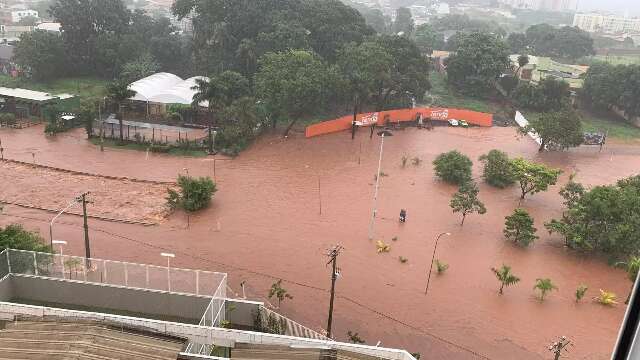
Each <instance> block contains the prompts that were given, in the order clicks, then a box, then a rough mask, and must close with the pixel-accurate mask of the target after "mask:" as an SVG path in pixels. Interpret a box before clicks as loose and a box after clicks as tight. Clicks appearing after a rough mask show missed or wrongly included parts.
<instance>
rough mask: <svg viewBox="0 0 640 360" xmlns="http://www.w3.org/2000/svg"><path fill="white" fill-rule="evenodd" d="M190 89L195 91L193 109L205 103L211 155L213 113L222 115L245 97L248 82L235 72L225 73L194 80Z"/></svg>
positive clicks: (247, 90)
mask: <svg viewBox="0 0 640 360" xmlns="http://www.w3.org/2000/svg"><path fill="white" fill-rule="evenodd" d="M192 89H193V90H195V91H196V94H195V95H194V96H193V103H192V106H193V107H195V108H197V107H199V106H200V105H201V104H203V103H207V110H208V112H209V124H208V127H209V136H208V144H209V153H213V152H214V151H215V149H214V148H213V125H214V113H215V114H219V113H222V112H223V111H224V110H225V109H226V108H227V107H228V106H230V105H231V104H232V103H233V102H234V101H235V100H237V99H239V98H241V97H244V96H247V95H248V94H249V92H250V87H249V81H247V79H245V78H244V76H242V75H241V74H239V73H237V72H234V71H225V72H223V73H221V74H219V75H216V76H213V77H211V78H210V79H207V78H200V79H196V85H195V86H194V87H193V88H192Z"/></svg>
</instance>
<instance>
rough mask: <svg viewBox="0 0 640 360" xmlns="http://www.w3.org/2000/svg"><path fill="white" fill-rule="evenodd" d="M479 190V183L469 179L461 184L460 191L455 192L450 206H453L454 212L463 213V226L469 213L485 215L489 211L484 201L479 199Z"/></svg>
mask: <svg viewBox="0 0 640 360" xmlns="http://www.w3.org/2000/svg"><path fill="white" fill-rule="evenodd" d="M479 192H480V189H478V185H476V183H475V182H473V181H468V182H466V183H464V184H462V185H460V188H459V189H458V192H456V193H455V194H453V198H452V199H451V202H450V203H449V206H451V209H453V212H454V213H458V212H459V213H460V214H461V215H462V222H461V223H460V225H461V226H463V225H464V220H465V219H466V218H467V215H469V214H473V213H478V214H480V215H483V214H485V213H486V212H487V208H486V207H485V206H484V203H483V202H482V201H480V200H479V199H478V193H479Z"/></svg>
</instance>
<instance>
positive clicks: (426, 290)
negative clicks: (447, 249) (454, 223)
mask: <svg viewBox="0 0 640 360" xmlns="http://www.w3.org/2000/svg"><path fill="white" fill-rule="evenodd" d="M444 235H447V236H449V235H451V233H448V232H444V233H441V234H439V235H438V237H436V245H435V246H434V247H433V256H432V257H431V267H429V276H428V277H427V287H426V288H425V289H424V295H425V296H426V295H427V292H428V291H429V282H430V281H431V271H432V270H433V261H434V260H435V258H436V249H438V241H440V238H441V237H442V236H444Z"/></svg>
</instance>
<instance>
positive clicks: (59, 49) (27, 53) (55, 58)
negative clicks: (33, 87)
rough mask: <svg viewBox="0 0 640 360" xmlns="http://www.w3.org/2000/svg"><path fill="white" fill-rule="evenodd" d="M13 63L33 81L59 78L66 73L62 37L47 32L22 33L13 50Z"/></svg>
mask: <svg viewBox="0 0 640 360" xmlns="http://www.w3.org/2000/svg"><path fill="white" fill-rule="evenodd" d="M14 61H15V62H16V63H17V64H19V65H20V66H21V67H22V68H23V69H25V70H27V71H28V72H29V74H30V75H31V77H32V78H33V79H34V80H38V81H47V80H51V79H54V78H57V77H60V76H62V75H64V74H65V72H66V66H65V64H66V62H65V52H64V47H63V42H62V37H61V36H60V35H59V34H56V33H52V32H48V31H33V32H28V33H23V34H22V35H20V41H19V42H18V44H17V45H16V48H15V53H14Z"/></svg>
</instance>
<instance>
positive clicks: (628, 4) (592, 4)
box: [578, 0, 640, 16]
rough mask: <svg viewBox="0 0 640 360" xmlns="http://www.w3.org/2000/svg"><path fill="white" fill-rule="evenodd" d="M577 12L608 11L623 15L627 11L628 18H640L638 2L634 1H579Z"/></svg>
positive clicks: (639, 3)
mask: <svg viewBox="0 0 640 360" xmlns="http://www.w3.org/2000/svg"><path fill="white" fill-rule="evenodd" d="M578 9H579V11H594V10H601V11H608V12H612V13H615V14H619V15H624V14H625V12H627V11H628V13H629V15H630V16H640V2H639V1H636V0H580V2H579V5H578Z"/></svg>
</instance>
